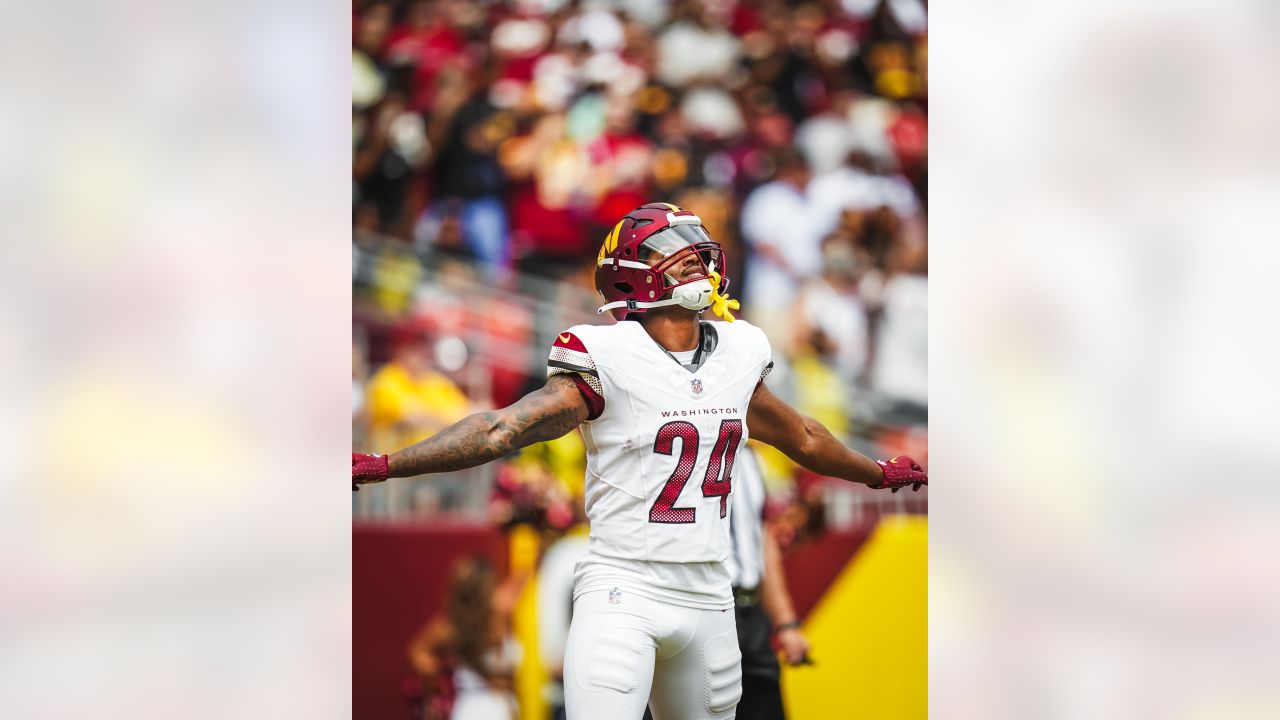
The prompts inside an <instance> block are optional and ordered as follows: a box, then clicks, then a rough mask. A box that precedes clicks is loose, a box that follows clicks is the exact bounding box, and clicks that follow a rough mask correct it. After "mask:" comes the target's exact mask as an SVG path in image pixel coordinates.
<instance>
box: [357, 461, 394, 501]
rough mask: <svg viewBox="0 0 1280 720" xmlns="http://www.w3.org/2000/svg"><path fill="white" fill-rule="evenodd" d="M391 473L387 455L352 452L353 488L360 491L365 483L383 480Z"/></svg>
mask: <svg viewBox="0 0 1280 720" xmlns="http://www.w3.org/2000/svg"><path fill="white" fill-rule="evenodd" d="M390 473H391V470H390V468H388V467H387V456H386V455H365V454H363V453H351V489H352V490H355V491H357V492H359V490H360V486H361V485H364V484H365V483H376V482H382V481H383V480H386V479H387V476H388V475H389V474H390Z"/></svg>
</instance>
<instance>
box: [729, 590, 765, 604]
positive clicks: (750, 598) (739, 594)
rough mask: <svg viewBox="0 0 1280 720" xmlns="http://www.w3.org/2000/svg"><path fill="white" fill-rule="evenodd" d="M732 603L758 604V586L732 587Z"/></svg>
mask: <svg viewBox="0 0 1280 720" xmlns="http://www.w3.org/2000/svg"><path fill="white" fill-rule="evenodd" d="M722 587H723V586H722ZM733 604H734V605H739V606H742V607H747V606H750V605H758V604H760V588H758V587H753V588H740V587H736V588H734V589H733Z"/></svg>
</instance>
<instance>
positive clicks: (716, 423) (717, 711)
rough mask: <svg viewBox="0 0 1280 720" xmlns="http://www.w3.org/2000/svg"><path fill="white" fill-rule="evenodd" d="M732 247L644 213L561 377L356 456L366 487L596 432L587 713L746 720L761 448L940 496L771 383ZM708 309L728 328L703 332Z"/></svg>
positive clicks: (575, 676) (604, 259) (582, 690)
mask: <svg viewBox="0 0 1280 720" xmlns="http://www.w3.org/2000/svg"><path fill="white" fill-rule="evenodd" d="M724 272H725V259H724V251H723V250H722V249H721V247H720V245H719V243H717V242H716V241H714V240H712V239H711V237H709V236H708V235H707V232H706V230H705V229H703V227H702V221H701V220H700V219H699V218H698V216H697V215H695V214H694V213H692V212H690V211H688V210H683V209H681V208H679V207H676V206H675V205H671V204H668V203H649V204H647V205H644V206H642V207H639V208H636V209H635V210H633V211H631V212H630V213H628V214H627V216H626V217H624V218H623V219H622V220H621V221H619V222H618V224H617V225H615V226H614V227H613V229H612V230H611V231H610V232H609V234H608V236H607V237H606V238H605V240H604V244H603V245H602V246H601V248H600V253H599V255H598V256H597V258H596V271H595V273H596V274H595V281H596V289H597V290H598V291H599V292H600V294H601V295H602V296H603V297H604V300H605V304H604V305H603V306H602V307H601V308H600V312H601V313H603V312H606V311H608V312H612V313H613V316H614V318H616V319H617V320H618V321H619V322H617V323H616V324H613V325H605V326H592V325H579V326H575V327H571V328H569V329H567V330H566V331H564V332H562V333H560V335H559V337H557V338H556V341H555V343H554V344H553V345H552V347H551V352H550V357H549V359H548V360H547V375H548V378H547V383H546V385H544V386H543V387H542V388H541V389H540V390H537V391H535V392H532V393H530V394H528V395H526V396H525V397H524V398H522V399H520V400H519V401H517V402H516V403H515V404H514V405H511V406H510V407H507V408H503V409H501V410H493V411H491V412H486V413H479V414H476V415H471V416H470V417H467V418H465V419H463V420H461V421H459V422H458V423H456V424H454V425H452V426H450V427H448V428H446V429H445V430H443V431H441V432H440V433H438V434H437V435H435V436H434V437H431V438H428V439H427V440H424V441H422V442H420V443H417V444H416V445H413V446H411V447H408V448H405V449H403V450H400V451H398V452H394V453H391V454H390V455H385V456H372V455H362V454H356V453H353V454H352V456H351V475H352V480H353V482H354V483H356V484H362V483H370V482H379V481H382V480H386V479H387V478H388V477H409V476H414V475H421V474H423V473H435V472H447V471H453V470H462V469H464V468H470V467H474V466H476V465H480V464H483V463H487V462H490V461H492V460H496V459H498V458H501V457H503V456H505V455H507V454H509V453H511V452H512V451H514V450H517V449H519V448H522V447H524V446H526V445H529V444H532V443H536V442H540V441H544V440H550V439H552V438H557V437H560V436H561V435H564V434H565V433H568V432H570V431H571V430H573V429H574V428H577V427H579V426H580V427H581V429H582V436H583V439H584V440H585V442H586V447H587V476H586V485H585V496H584V503H585V509H586V514H587V517H588V519H589V521H590V526H591V530H590V539H589V544H588V550H587V553H586V556H585V557H584V558H583V559H582V560H581V561H580V562H579V563H578V566H577V568H576V571H575V577H574V611H573V621H572V623H571V625H570V628H569V638H568V641H567V645H566V650H565V664H564V677H565V704H566V710H567V714H568V717H569V718H570V719H571V720H573V719H586V718H611V719H613V720H639V718H640V717H641V716H642V715H643V714H644V709H645V705H646V703H648V704H649V705H650V708H651V710H652V712H653V716H654V717H655V718H656V719H657V720H692V719H693V718H715V719H717V720H718V719H720V718H732V717H733V716H734V712H735V708H736V706H737V704H738V700H739V698H740V697H741V694H742V671H741V657H740V653H739V650H738V641H737V636H736V633H735V628H734V613H732V612H729V610H731V609H732V608H733V606H734V599H733V593H732V590H731V577H730V575H729V572H728V570H727V569H726V565H725V560H726V558H727V557H728V556H729V552H730V537H729V517H730V516H729V503H730V500H731V498H732V494H733V468H734V459H735V458H736V457H737V454H738V453H739V451H740V449H741V448H742V445H743V443H744V442H746V439H747V437H748V436H751V437H754V438H756V439H757V440H759V441H761V442H764V443H768V444H770V445H773V446H774V447H776V448H778V449H779V450H781V451H782V452H783V453H784V454H786V455H787V456H788V457H790V458H791V459H792V460H794V461H795V462H796V463H798V464H800V465H802V466H804V467H806V468H809V469H810V470H812V471H814V472H816V473H820V474H822V475H828V476H832V477H838V478H843V479H845V480H849V481H851V482H857V483H862V484H864V485H867V486H869V487H873V488H889V489H892V490H893V491H895V492H896V491H897V490H899V489H901V488H903V487H906V486H911V487H912V488H913V489H919V488H920V486H921V485H925V484H928V475H927V474H926V473H925V471H924V470H923V469H922V468H921V467H920V466H919V465H918V464H916V463H915V462H914V461H913V460H912V459H911V458H909V457H905V456H903V457H897V458H894V459H892V460H888V461H875V460H872V459H870V458H868V457H866V456H864V455H861V454H859V453H857V452H854V451H853V450H850V449H849V448H847V447H845V446H844V444H843V443H841V442H839V441H838V440H836V438H835V437H834V436H832V435H831V433H830V432H829V431H828V430H827V429H826V428H825V427H823V426H822V425H821V424H819V423H818V422H816V421H814V420H813V419H811V418H807V417H804V416H802V415H800V413H798V412H797V411H796V410H795V409H794V408H792V407H791V406H789V405H788V404H786V403H785V402H783V401H781V400H780V399H778V398H777V397H776V396H775V395H774V394H773V393H771V392H769V388H768V386H767V385H765V383H764V380H765V376H766V375H768V373H769V370H770V368H772V366H773V362H772V359H771V351H770V348H769V341H768V340H767V339H766V337H765V335H764V333H763V332H761V331H760V330H759V329H758V328H756V327H754V326H752V325H750V324H749V323H747V322H744V321H741V320H738V321H736V322H734V319H735V318H734V317H733V313H732V311H733V310H735V309H737V307H738V303H737V301H736V300H729V299H728V296H727V294H726V290H727V289H728V282H729V281H728V278H727V277H725V274H724ZM708 308H711V309H712V312H713V314H715V315H718V316H720V317H721V318H723V319H724V320H725V321H727V322H714V323H713V322H705V321H702V320H701V319H700V317H699V316H700V314H701V313H702V312H703V311H704V310H706V309H708Z"/></svg>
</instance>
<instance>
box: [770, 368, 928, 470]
mask: <svg viewBox="0 0 1280 720" xmlns="http://www.w3.org/2000/svg"><path fill="white" fill-rule="evenodd" d="M747 430H748V432H750V433H751V437H753V438H755V439H757V440H759V441H760V442H763V443H768V444H769V445H772V446H774V447H776V448H778V449H779V450H781V451H782V452H783V454H784V455H786V456H787V457H789V458H791V459H792V460H793V461H795V462H796V463H798V464H800V465H802V466H804V467H806V468H808V469H810V470H812V471H813V472H816V473H819V474H821V475H828V476H830V477H838V478H842V479H845V480H848V481H850V482H856V483H862V484H863V485H868V486H870V487H873V488H893V489H894V491H895V492H896V491H897V489H898V488H901V487H904V486H906V485H914V486H915V488H916V489H919V487H920V485H928V484H929V475H928V473H926V472H924V470H923V469H921V467H920V466H919V465H917V464H916V463H915V461H914V460H912V459H911V458H909V457H906V456H905V455H904V456H899V457H896V458H894V459H892V460H888V461H875V460H872V459H871V458H869V457H867V456H866V455H863V454H862V453H859V452H855V451H853V450H850V449H849V448H847V447H845V445H844V443H842V442H840V441H839V440H837V439H836V438H835V436H833V435H832V434H831V431H830V430H828V429H827V428H826V427H825V426H824V425H823V424H822V423H820V422H818V421H817V420H814V419H813V418H810V417H805V416H803V415H801V414H800V413H799V412H797V411H796V409H795V408H793V407H791V406H790V405H788V404H786V403H785V402H783V401H782V400H781V399H780V398H778V396H777V395H774V394H773V393H771V392H769V388H768V387H766V386H765V384H764V383H760V385H759V386H758V387H757V388H756V391H755V394H754V395H752V396H751V404H750V405H749V406H747Z"/></svg>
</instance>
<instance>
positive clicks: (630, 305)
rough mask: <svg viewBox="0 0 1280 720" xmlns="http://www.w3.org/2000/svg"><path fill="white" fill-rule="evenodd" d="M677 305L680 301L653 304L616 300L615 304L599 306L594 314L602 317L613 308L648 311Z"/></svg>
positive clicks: (669, 300)
mask: <svg viewBox="0 0 1280 720" xmlns="http://www.w3.org/2000/svg"><path fill="white" fill-rule="evenodd" d="M679 304H680V301H679V300H674V299H667V300H655V301H653V302H640V301H638V300H618V301H616V302H611V303H608V304H607V305H601V306H600V307H598V308H596V314H597V315H603V314H605V313H606V312H608V311H609V310H612V309H614V308H620V307H625V308H631V309H632V310H648V309H649V308H656V307H666V306H668V305H679Z"/></svg>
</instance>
